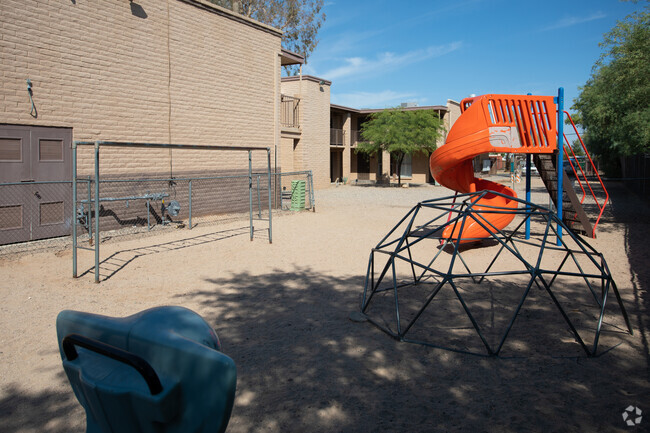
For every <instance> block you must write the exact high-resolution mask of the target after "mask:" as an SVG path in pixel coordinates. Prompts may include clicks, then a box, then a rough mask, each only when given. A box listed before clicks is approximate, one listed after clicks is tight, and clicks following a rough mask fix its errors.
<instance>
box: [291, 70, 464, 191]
mask: <svg viewBox="0 0 650 433" xmlns="http://www.w3.org/2000/svg"><path fill="white" fill-rule="evenodd" d="M331 84H332V83H331V82H330V81H327V80H325V79H322V78H318V77H314V76H310V75H305V76H294V77H283V78H282V85H281V91H282V98H283V99H282V100H283V102H282V104H283V109H282V120H281V122H282V133H281V136H282V139H281V140H282V145H281V146H282V155H283V160H282V167H283V168H284V169H287V168H291V169H293V170H303V169H311V170H313V172H314V181H315V184H316V187H320V188H323V187H327V186H329V185H330V184H332V183H359V182H362V183H390V182H397V166H396V161H395V160H393V159H392V158H391V155H390V154H389V153H388V152H383V153H382V154H381V155H375V156H372V157H368V156H366V155H364V154H362V153H357V152H356V151H355V148H356V146H357V143H358V142H359V140H360V131H361V125H362V124H363V122H365V121H367V120H368V119H369V118H370V116H371V115H372V114H373V113H376V112H379V111H381V110H382V109H355V108H350V107H344V106H341V105H336V104H332V103H330V86H331ZM403 109H404V110H410V111H412V110H433V111H435V112H436V113H437V114H438V115H439V116H440V119H442V121H443V124H444V126H445V130H446V131H449V129H450V128H451V125H453V124H454V122H455V121H456V119H458V117H459V116H460V105H459V103H458V102H455V101H452V100H448V101H447V105H434V106H421V107H419V106H407V107H404V108H403ZM445 136H446V134H444V135H443V137H441V139H440V141H439V143H438V145H439V146H441V145H443V144H444V141H445V140H444V139H445ZM401 175H402V176H401V177H402V182H407V183H409V182H410V183H418V184H421V183H432V182H433V179H432V177H431V174H430V172H429V155H425V154H415V155H409V156H407V157H406V158H405V160H404V161H403V163H402V170H401Z"/></svg>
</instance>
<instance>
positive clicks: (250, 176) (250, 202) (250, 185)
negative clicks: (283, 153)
mask: <svg viewBox="0 0 650 433" xmlns="http://www.w3.org/2000/svg"><path fill="white" fill-rule="evenodd" d="M251 154H252V152H251V151H250V150H249V151H248V217H249V220H250V230H251V241H252V240H253V157H252V155H251Z"/></svg>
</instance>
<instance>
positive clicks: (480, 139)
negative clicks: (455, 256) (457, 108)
mask: <svg viewBox="0 0 650 433" xmlns="http://www.w3.org/2000/svg"><path fill="white" fill-rule="evenodd" d="M563 99H564V92H563V89H560V92H559V95H558V97H557V98H554V97H552V96H533V95H481V96H477V97H472V98H466V99H464V100H463V101H462V102H461V113H462V115H461V117H460V118H459V119H458V120H457V121H456V123H455V124H454V126H453V127H452V128H451V131H449V134H448V136H447V140H446V142H445V145H444V146H441V147H440V148H439V149H437V150H436V151H435V152H434V153H433V155H431V159H430V161H429V165H430V169H431V173H432V175H433V177H434V178H435V179H436V181H437V182H439V183H440V184H442V185H444V186H446V187H447V188H449V189H452V190H454V191H458V192H460V193H470V192H475V191H481V190H490V191H496V192H499V193H502V194H504V196H508V197H513V198H516V197H517V194H516V193H515V192H514V191H513V190H512V189H511V188H508V187H507V186H505V185H502V184H499V183H496V182H491V181H488V180H485V179H479V178H476V177H474V170H473V167H472V159H473V158H474V157H476V156H478V155H481V154H483V153H488V152H500V153H512V154H526V155H527V167H526V168H527V170H526V171H527V173H526V201H530V168H531V163H530V155H533V160H534V162H535V166H536V167H537V170H538V172H539V174H540V176H541V177H542V180H543V182H544V185H545V186H546V188H547V190H548V191H549V194H550V196H551V199H552V200H553V203H554V204H555V206H556V209H557V215H558V217H559V219H561V220H562V221H564V223H565V224H566V226H567V227H569V228H570V229H571V230H574V231H576V232H577V233H580V234H585V235H587V236H589V237H595V236H596V226H597V225H598V222H599V221H600V218H601V216H602V213H603V210H604V207H605V205H606V204H607V201H608V199H609V196H608V195H607V190H606V189H605V186H604V185H603V183H602V180H601V179H600V176H598V173H597V170H596V169H595V167H594V168H593V172H594V173H596V176H597V180H598V182H599V186H600V188H601V189H602V190H603V191H604V194H605V200H604V202H603V204H602V205H601V204H600V202H599V200H598V199H597V198H596V195H595V194H594V191H593V188H592V187H591V184H590V182H588V181H587V179H586V175H585V172H584V171H583V170H582V168H581V167H580V166H578V167H575V165H574V164H573V163H572V162H571V159H570V158H568V161H569V163H570V167H571V169H572V171H573V173H574V175H575V178H576V179H577V180H578V183H579V186H580V188H581V189H582V192H583V195H582V198H581V199H578V198H577V196H576V193H575V191H574V189H573V185H572V184H571V182H570V181H569V179H568V178H567V177H566V176H563V170H562V167H563V151H564V152H565V153H566V154H567V156H568V157H570V156H573V157H574V158H575V154H574V153H573V149H572V148H571V146H566V147H565V146H564V144H563V143H567V142H568V140H567V139H566V136H565V134H564V128H563V124H564V116H568V113H566V112H565V111H564V108H563ZM556 102H557V107H556ZM568 118H569V119H570V117H568ZM571 124H572V125H573V128H574V131H575V133H576V135H577V136H578V138H579V140H580V143H581V145H582V147H583V149H584V152H585V154H586V155H587V156H588V158H589V162H590V163H591V165H592V166H593V161H592V160H591V157H589V153H588V152H587V149H586V147H585V146H584V143H583V142H582V138H580V134H578V131H577V128H575V125H574V124H573V120H571ZM584 185H587V187H588V188H587V189H589V191H590V192H591V194H592V195H593V197H594V200H595V202H596V205H597V207H598V210H599V214H598V216H597V218H596V220H595V223H593V224H592V222H591V220H590V219H589V218H588V216H587V214H586V212H585V209H584V208H583V204H584V201H585V197H586V191H585V189H584ZM508 197H501V196H491V195H488V196H486V197H484V198H482V199H481V201H480V202H479V203H477V204H476V211H477V212H480V209H481V206H493V207H500V208H512V207H513V206H516V205H517V204H516V202H514V201H512V200H511V199H510V198H508ZM513 215H514V214H512V213H502V214H498V215H496V214H492V215H490V218H491V219H492V220H491V223H493V224H494V226H495V227H497V228H504V227H506V226H507V225H508V224H510V222H511V221H512V216H513ZM452 230H453V228H449V229H448V232H447V233H445V235H447V236H452V237H453V238H460V239H461V242H469V241H472V240H479V239H481V238H485V237H487V236H488V233H486V232H485V231H483V230H482V229H481V227H480V226H479V225H478V224H474V223H471V222H470V223H469V225H468V226H467V227H465V228H464V229H463V233H462V235H461V234H460V233H458V232H454V233H452V232H451V231H452ZM558 236H559V237H561V236H562V231H561V229H560V228H558Z"/></svg>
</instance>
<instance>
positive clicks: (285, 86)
mask: <svg viewBox="0 0 650 433" xmlns="http://www.w3.org/2000/svg"><path fill="white" fill-rule="evenodd" d="M320 81H321V80H320V79H318V78H315V77H303V79H302V81H300V80H297V79H295V80H293V81H287V80H283V81H282V93H284V94H286V95H291V96H298V97H300V129H301V135H300V140H299V142H298V145H297V146H296V148H295V149H294V150H293V152H294V170H312V173H313V175H314V188H315V189H318V188H326V187H329V186H330V149H329V137H330V120H329V119H330V83H329V82H327V81H326V82H325V83H324V84H322V85H321V84H319V83H320ZM283 158H284V157H283Z"/></svg>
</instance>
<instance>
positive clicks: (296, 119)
mask: <svg viewBox="0 0 650 433" xmlns="http://www.w3.org/2000/svg"><path fill="white" fill-rule="evenodd" d="M280 124H281V125H282V126H284V127H287V128H300V98H295V97H293V96H288V95H280Z"/></svg>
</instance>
